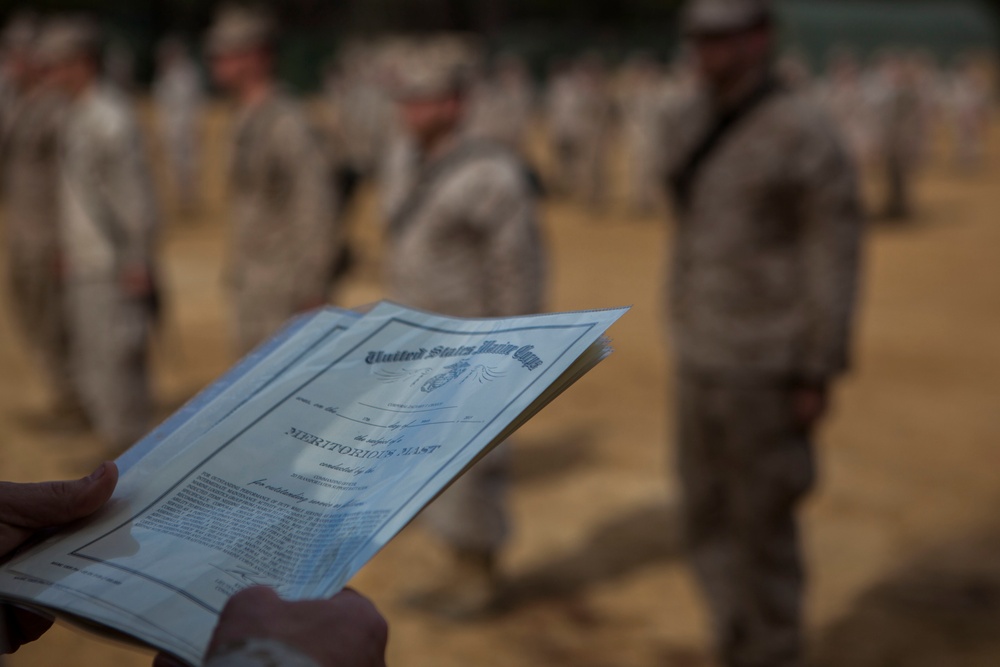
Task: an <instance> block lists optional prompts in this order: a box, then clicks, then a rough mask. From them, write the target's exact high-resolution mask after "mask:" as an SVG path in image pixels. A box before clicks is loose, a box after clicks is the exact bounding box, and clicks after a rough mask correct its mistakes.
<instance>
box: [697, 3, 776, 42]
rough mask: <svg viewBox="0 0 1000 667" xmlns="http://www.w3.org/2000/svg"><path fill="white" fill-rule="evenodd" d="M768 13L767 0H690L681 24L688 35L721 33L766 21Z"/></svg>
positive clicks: (768, 4) (769, 15)
mask: <svg viewBox="0 0 1000 667" xmlns="http://www.w3.org/2000/svg"><path fill="white" fill-rule="evenodd" d="M772 16H773V12H772V9H771V3H770V2H769V0H690V1H689V2H688V4H687V6H686V7H685V8H684V12H683V14H682V18H681V27H682V29H683V31H684V34H685V35H687V36H689V37H697V36H699V35H724V34H727V33H733V32H740V31H742V30H748V29H750V28H754V27H756V26H759V25H763V24H766V23H767V22H768V21H770V20H771V18H772Z"/></svg>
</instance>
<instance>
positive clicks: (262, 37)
mask: <svg viewBox="0 0 1000 667" xmlns="http://www.w3.org/2000/svg"><path fill="white" fill-rule="evenodd" d="M274 37H275V29H274V23H273V21H272V20H271V17H270V16H269V15H268V14H267V13H265V11H264V10H263V9H259V8H255V7H243V6H238V5H231V6H228V7H223V8H222V9H221V10H220V11H219V13H218V14H217V15H216V17H215V22H214V23H213V24H212V27H211V29H209V31H208V35H207V36H206V37H205V50H206V51H207V52H208V54H209V55H212V56H218V55H223V54H226V53H236V52H239V51H247V50H249V49H254V48H258V47H263V46H270V45H271V43H272V42H273V41H274Z"/></svg>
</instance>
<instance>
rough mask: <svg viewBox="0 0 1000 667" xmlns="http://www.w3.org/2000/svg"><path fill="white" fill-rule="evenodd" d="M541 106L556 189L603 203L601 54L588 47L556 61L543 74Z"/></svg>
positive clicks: (607, 114) (608, 99)
mask: <svg viewBox="0 0 1000 667" xmlns="http://www.w3.org/2000/svg"><path fill="white" fill-rule="evenodd" d="M547 106H548V108H547V114H548V118H547V122H548V132H549V137H550V139H551V141H552V149H553V154H554V155H555V158H556V159H555V162H556V164H555V175H554V183H555V186H556V188H557V190H558V191H559V193H560V194H562V195H570V196H573V197H575V198H577V199H578V200H580V201H582V202H584V203H585V204H587V205H588V206H591V207H594V208H599V207H601V206H603V205H604V204H605V203H606V196H607V194H608V183H607V172H606V169H605V167H606V164H605V162H606V160H607V149H608V144H609V138H610V132H611V121H612V111H613V105H612V96H611V91H610V90H609V82H608V76H607V70H606V69H605V66H604V62H603V61H602V59H601V56H600V55H599V54H596V53H588V54H586V55H584V56H582V57H581V58H580V59H579V60H578V61H576V62H574V63H571V64H569V65H567V66H559V67H558V68H557V69H556V71H555V72H553V74H552V77H551V78H550V80H549V90H548V99H547Z"/></svg>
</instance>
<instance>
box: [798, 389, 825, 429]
mask: <svg viewBox="0 0 1000 667" xmlns="http://www.w3.org/2000/svg"><path fill="white" fill-rule="evenodd" d="M829 407H830V392H829V390H828V388H827V385H826V384H818V385H808V386H801V387H796V388H795V389H793V390H792V410H793V411H794V413H795V418H796V420H798V423H799V426H801V427H802V428H805V429H812V428H814V427H815V426H816V425H817V424H818V423H819V421H820V420H821V419H822V418H823V417H824V416H825V415H826V413H827V410H828V409H829Z"/></svg>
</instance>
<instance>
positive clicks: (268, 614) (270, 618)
mask: <svg viewBox="0 0 1000 667" xmlns="http://www.w3.org/2000/svg"><path fill="white" fill-rule="evenodd" d="M388 632H389V629H388V626H387V625H386V622H385V619H383V618H382V616H381V614H379V612H378V610H377V609H375V606H374V605H373V604H372V603H371V602H370V601H369V600H368V599H367V598H365V597H363V596H361V595H359V594H358V593H356V592H354V591H352V590H345V591H342V592H341V593H338V594H337V595H335V596H334V597H332V598H330V599H329V600H306V601H302V602H287V601H285V600H282V599H281V598H280V597H278V594H277V593H275V592H274V590H272V589H270V588H265V587H262V586H256V587H253V588H248V589H245V590H243V591H240V592H239V593H237V594H236V595H234V596H233V597H232V598H230V600H229V603H228V604H226V607H225V608H224V609H223V610H222V615H221V616H220V617H219V625H218V626H217V627H216V629H215V634H214V635H213V636H212V641H211V643H210V645H209V647H208V654H207V655H208V657H209V658H211V657H212V656H213V655H216V654H222V653H225V652H226V650H227V648H228V649H231V648H232V647H234V646H239V645H240V644H242V643H244V642H246V641H248V640H251V639H270V640H274V641H277V642H281V643H282V644H285V645H287V646H289V647H291V648H293V649H295V650H297V651H298V652H300V653H302V654H303V655H305V656H308V657H309V658H311V659H313V660H315V661H316V662H317V663H318V664H319V665H320V666H321V667H385V646H386V642H387V641H388Z"/></svg>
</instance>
